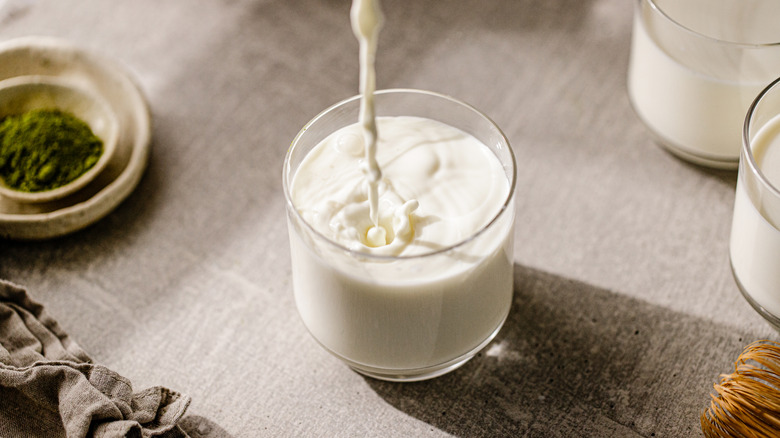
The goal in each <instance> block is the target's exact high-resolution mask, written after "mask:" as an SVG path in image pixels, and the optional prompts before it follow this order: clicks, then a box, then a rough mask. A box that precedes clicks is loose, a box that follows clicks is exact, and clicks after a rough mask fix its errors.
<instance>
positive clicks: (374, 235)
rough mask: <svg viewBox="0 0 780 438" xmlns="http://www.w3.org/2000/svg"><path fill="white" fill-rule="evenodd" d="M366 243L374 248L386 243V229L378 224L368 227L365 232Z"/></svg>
mask: <svg viewBox="0 0 780 438" xmlns="http://www.w3.org/2000/svg"><path fill="white" fill-rule="evenodd" d="M366 243H367V244H368V246H371V247H374V248H376V247H378V246H385V245H387V230H385V229H384V228H383V227H380V226H376V227H371V228H369V229H368V232H366Z"/></svg>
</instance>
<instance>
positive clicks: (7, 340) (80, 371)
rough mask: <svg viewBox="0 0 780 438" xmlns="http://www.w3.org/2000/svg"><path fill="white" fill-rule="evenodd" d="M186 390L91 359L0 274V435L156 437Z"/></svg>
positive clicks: (184, 401)
mask: <svg viewBox="0 0 780 438" xmlns="http://www.w3.org/2000/svg"><path fill="white" fill-rule="evenodd" d="M189 403H190V398H189V397H187V396H184V395H181V394H178V393H176V392H173V391H171V390H169V389H166V388H162V387H153V388H148V389H146V390H143V391H139V392H133V388H132V385H131V384H130V381H129V380H127V379H126V378H124V377H122V376H120V375H119V374H117V373H115V372H113V371H111V370H109V369H108V368H106V367H104V366H101V365H97V364H94V363H92V359H90V357H89V356H88V355H87V353H86V352H84V350H82V349H81V347H79V346H78V345H77V344H76V343H75V342H74V341H73V340H71V339H70V337H69V336H68V334H67V333H65V331H64V330H62V328H60V326H59V324H57V321H55V320H54V319H53V318H52V317H51V316H49V315H48V313H47V312H46V310H45V309H44V308H43V306H42V305H41V304H39V303H36V302H35V301H33V300H32V299H30V297H29V296H28V294H27V292H26V291H25V290H24V289H23V288H21V287H19V286H17V285H14V284H12V283H9V282H7V281H4V280H0V437H2V438H6V437H9V438H10V437H36V438H37V437H46V438H57V437H67V438H79V437H106V438H108V437H144V438H147V437H161V438H163V437H164V438H181V437H186V436H187V434H186V433H185V432H184V431H182V430H181V428H179V427H178V426H177V424H176V423H177V422H178V421H179V419H181V417H182V416H183V415H184V412H185V411H186V409H187V406H188V405H189Z"/></svg>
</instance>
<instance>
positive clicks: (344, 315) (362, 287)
mask: <svg viewBox="0 0 780 438" xmlns="http://www.w3.org/2000/svg"><path fill="white" fill-rule="evenodd" d="M374 97H375V99H376V101H375V104H376V113H377V126H378V129H379V140H380V141H379V144H378V147H377V160H378V161H379V164H380V165H381V166H382V172H383V174H384V176H383V177H384V178H385V179H386V180H387V181H389V182H388V183H387V184H384V183H383V184H384V185H383V186H382V187H380V194H381V195H382V196H381V197H380V202H379V207H380V213H382V211H383V210H382V208H383V207H386V204H388V203H391V202H390V201H392V199H391V198H389V195H388V192H389V191H391V189H392V190H393V191H394V193H396V192H397V193H398V194H401V195H403V194H404V193H406V191H407V190H408V192H409V193H412V192H415V191H419V190H420V189H424V187H420V186H421V185H423V183H422V182H421V181H422V180H420V179H418V178H417V177H416V176H415V175H417V176H419V175H421V174H431V175H433V174H436V175H439V174H440V175H450V174H448V173H447V172H448V171H447V170H446V169H445V167H446V168H451V169H450V170H457V167H458V166H460V165H464V160H466V161H481V160H482V159H483V158H489V160H490V161H491V162H495V167H493V168H492V169H493V170H492V171H491V172H487V173H486V172H482V173H481V174H475V175H470V176H468V175H466V176H464V177H466V178H471V179H470V180H469V181H472V182H471V183H469V184H468V185H467V186H465V188H464V187H461V188H460V189H458V190H462V191H463V193H462V196H458V193H454V195H455V196H454V197H453V198H452V199H451V201H452V202H449V201H448V202H446V203H443V204H441V205H439V206H438V207H437V206H436V205H435V204H436V203H435V202H434V201H435V199H436V198H444V199H447V196H448V195H447V189H448V187H454V186H453V185H452V184H454V183H455V181H454V180H446V178H448V177H444V178H445V180H444V183H443V185H442V186H441V187H439V188H437V189H436V190H439V189H441V190H442V192H441V196H439V195H435V196H434V197H433V198H427V199H426V198H420V199H419V208H418V209H417V210H416V212H421V211H424V210H425V208H426V207H427V208H428V210H427V211H425V214H423V213H420V214H421V216H420V217H415V219H414V221H413V222H412V224H411V225H412V227H411V230H412V231H413V233H414V234H419V235H420V236H426V237H425V238H420V239H417V236H416V237H415V239H414V240H413V244H411V245H409V246H410V247H414V248H416V250H414V251H412V252H407V251H406V250H404V251H403V252H401V253H400V254H397V253H395V252H393V251H391V253H385V252H382V251H368V249H366V247H362V246H361V245H362V244H361V243H355V244H350V243H349V242H345V241H343V240H339V239H337V238H334V237H333V236H332V235H330V234H329V233H330V232H331V231H332V230H331V228H333V229H336V230H337V231H338V230H340V231H344V228H345V227H344V226H343V224H339V223H336V222H338V221H335V222H334V220H333V219H328V220H325V221H324V222H325V223H324V224H323V223H321V222H323V221H322V220H321V219H322V216H324V215H328V214H329V212H328V211H327V210H328V209H330V208H333V209H338V208H340V207H343V204H349V203H350V202H352V201H351V200H352V199H353V198H355V197H360V196H361V195H360V194H359V193H358V194H352V195H349V196H343V199H342V200H341V201H338V202H336V201H326V200H322V201H323V202H321V203H320V204H321V205H322V206H324V207H322V208H323V209H324V210H318V212H317V213H314V214H312V213H311V212H310V211H309V210H308V206H307V205H299V204H303V201H301V199H303V198H305V196H303V195H300V194H298V193H296V191H303V190H304V189H310V188H312V186H313V188H314V189H318V190H319V189H322V187H325V188H327V190H325V192H322V191H320V192H317V193H326V195H325V196H322V198H325V197H327V196H328V195H329V193H327V192H328V191H329V190H331V189H330V188H329V187H330V185H329V184H331V183H330V182H327V181H329V180H330V179H332V178H331V177H332V176H333V175H326V174H327V173H328V172H330V171H331V170H328V169H330V168H331V167H329V166H326V167H324V168H318V169H317V170H316V172H315V171H314V170H313V169H315V168H314V167H312V166H311V165H310V164H308V162H309V160H311V159H314V158H316V157H314V156H317V155H325V154H326V153H330V152H327V151H326V152H323V151H322V148H319V149H318V148H317V147H318V145H320V144H321V143H323V142H324V141H326V139H328V138H331V139H332V135H341V134H339V133H341V132H343V131H341V130H343V129H344V128H346V129H349V127H350V126H352V125H354V124H356V122H357V121H358V114H359V108H360V96H355V97H353V98H350V99H347V100H345V101H342V102H340V103H338V104H336V105H334V106H332V107H330V108H328V109H326V110H325V111H323V112H322V113H320V114H319V115H318V116H316V117H315V118H314V119H312V120H311V121H310V122H309V123H308V124H307V125H306V126H304V128H303V129H302V130H301V131H300V132H299V133H298V135H297V136H296V138H295V139H294V140H293V142H292V145H291V147H290V149H289V151H288V153H287V157H286V159H285V163H284V170H283V184H284V192H285V196H286V199H287V220H288V230H289V236H290V248H291V260H292V280H293V290H294V295H295V301H296V305H297V308H298V312H299V314H300V316H301V319H302V320H303V323H304V324H305V326H306V327H307V328H308V330H309V332H310V333H311V334H312V335H313V337H314V338H315V339H316V340H317V341H318V342H319V343H320V344H321V345H322V346H323V347H324V348H325V349H327V350H328V351H329V352H330V353H332V354H333V355H335V356H336V357H338V358H340V359H341V360H342V361H344V362H345V363H346V364H348V365H349V366H350V367H351V368H353V369H354V370H356V371H358V372H360V373H362V374H364V375H368V376H371V377H374V378H378V379H382V380H390V381H416V380H424V379H429V378H433V377H436V376H439V375H441V374H444V373H446V372H449V371H451V370H454V369H455V368H457V367H459V366H460V365H462V364H463V363H465V362H466V361H468V360H469V359H470V358H472V357H473V356H474V355H475V354H476V353H477V352H479V351H480V350H481V349H482V348H483V347H485V346H486V345H487V344H488V343H489V342H490V340H491V339H493V337H494V336H495V335H496V334H497V333H498V331H499V329H500V328H501V326H502V325H503V324H504V321H505V320H506V317H507V314H508V312H509V308H510V306H511V304H512V294H513V236H514V233H513V229H514V218H515V201H514V188H515V180H516V165H515V159H514V155H513V152H512V149H511V147H510V146H509V143H508V141H507V139H506V137H505V136H504V134H503V133H502V132H501V130H500V129H499V127H498V126H497V125H496V124H495V123H493V122H492V121H491V120H490V119H489V118H488V117H487V116H485V115H484V114H483V113H481V112H480V111H478V110H476V109H475V108H473V107H471V106H469V105H467V104H465V103H462V102H460V101H458V100H456V99H453V98H450V97H447V96H443V95H440V94H436V93H432V92H427V91H420V90H382V91H378V92H376V94H375V95H374ZM401 117H411V118H414V119H413V120H411V119H410V121H411V122H412V125H414V124H416V123H422V124H423V125H425V126H428V122H431V123H441V124H444V125H442V126H440V127H444V126H446V127H447V129H451V130H453V131H452V132H455V130H458V132H461V131H462V133H465V134H463V136H461V135H460V134H452V133H451V132H450V131H442V132H447V133H446V134H445V135H444V136H443V137H442V138H441V141H444V142H446V141H449V140H451V138H454V137H468V139H469V140H470V141H471V140H473V142H471V143H463V144H461V145H460V146H463V147H466V149H469V148H473V149H474V150H473V151H472V152H474V153H476V155H471V152H470V153H469V155H468V156H469V157H472V158H468V159H466V155H464V154H463V152H467V151H464V150H461V152H452V153H450V152H448V150H447V149H446V148H445V149H441V150H438V152H436V153H435V154H438V156H439V158H436V157H435V156H434V155H435V154H429V153H428V151H427V150H426V149H425V148H423V147H419V148H417V147H415V148H408V149H405V148H406V146H401V147H400V150H401V152H398V153H397V154H396V153H395V152H393V154H396V155H393V156H392V157H390V158H388V157H387V156H383V155H382V154H383V151H384V152H386V151H387V148H389V147H390V146H391V145H389V144H388V143H387V142H388V141H391V142H394V143H397V145H403V144H406V143H404V142H406V141H408V140H411V141H412V143H414V140H415V139H414V135H415V134H414V132H415V131H414V130H411V131H409V132H410V134H408V135H407V134H401V135H397V134H398V132H391V130H392V129H401V128H403V127H404V126H405V125H404V126H401V125H403V123H402V124H401V125H393V124H390V121H391V120H390V119H397V118H401ZM385 118H386V119H387V120H388V121H385ZM434 121H435V122H434ZM401 122H404V123H405V120H401ZM415 126H416V125H415ZM431 126H432V125H431ZM436 126H439V125H436ZM403 132H407V131H403ZM394 135H395V137H393V136H394ZM406 137H410V138H406ZM472 137H473V138H472ZM355 138H357V137H356V136H354V135H352V134H345V135H343V138H340V139H338V141H336V142H335V143H333V145H334V148H335V150H337V151H338V153H341V154H343V158H344V163H340V162H336V163H335V164H334V166H336V167H335V169H336V170H335V172H338V174H337V176H338V177H340V176H341V174H342V173H343V174H346V173H349V171H351V170H352V167H353V166H352V165H353V164H359V163H360V162H361V159H360V158H359V157H360V153H359V152H360V148H361V147H362V144H361V143H360V142H358V143H350V142H349V141H350V139H351V140H355ZM388 138H393V140H388ZM383 139H384V140H383ZM383 141H384V142H385V143H383ZM438 141H439V140H435V141H432V140H425V141H423V142H418V143H417V145H418V146H420V144H424V143H426V142H430V143H436V142H438ZM313 150H314V152H312V151H313ZM409 151H411V152H409ZM334 153H336V152H334ZM350 156H352V157H351V158H350ZM340 157H341V156H338V155H336V158H337V160H336V161H341V160H340ZM479 157H483V158H479ZM349 160H352V161H349ZM345 163H346V164H345ZM339 165H343V166H345V167H343V168H339V167H338V166H339ZM339 169H341V170H339ZM299 173H303V174H300V175H299ZM307 173H311V174H309V175H307ZM321 176H324V177H323V178H320V177H321ZM407 176H408V177H409V178H405V177H407ZM345 178H346V177H345ZM337 179H338V178H337ZM301 180H303V181H305V182H306V184H304V183H301ZM487 181H493V182H494V183H495V182H497V183H500V184H497V185H496V184H494V183H487ZM337 182H338V181H337ZM301 185H303V186H305V187H303V188H301V187H298V186H301ZM350 185H354V181H352V182H345V183H343V184H342V183H337V184H334V185H333V188H332V190H331V191H332V192H333V193H334V196H336V197H337V196H339V195H338V193H337V192H342V191H343V190H351V189H349V188H348V187H347V186H350ZM344 187H347V188H346V189H345V188H344ZM357 187H359V185H358V186H357ZM499 188H500V190H501V191H500V192H496V190H498V189H499ZM466 189H467V190H466ZM426 190H427V189H426ZM423 191H425V190H423ZM466 192H470V193H466ZM496 193H498V195H496ZM342 195H343V193H342ZM315 198H320V196H315ZM315 200H316V199H315ZM361 200H363V198H361ZM488 200H493V201H490V202H488ZM475 201H476V204H474V202H475ZM494 201H495V202H494ZM461 202H463V203H466V204H467V205H470V204H469V203H472V204H473V205H472V206H471V207H468V208H467V209H468V211H467V212H466V213H464V214H463V215H461V216H459V217H455V218H452V217H445V216H446V215H445V214H439V213H438V212H437V208H445V207H447V206H448V205H449V204H453V205H452V206H455V204H459V203H461ZM432 204H434V205H433V206H432ZM360 205H362V206H365V202H363V203H362V204H360ZM360 205H357V204H356V208H355V210H360V208H358V207H360ZM404 205H406V204H404ZM344 211H351V210H349V208H344ZM363 213H365V214H361V215H359V216H360V217H365V218H367V217H368V213H367V210H365V211H363ZM402 216H403V215H402ZM334 217H337V216H334ZM339 217H340V216H339ZM409 217H412V216H409ZM471 217H479V218H481V219H479V221H481V222H479V221H478V222H475V223H477V224H481V225H479V226H478V228H477V229H476V230H474V231H472V232H470V233H468V234H466V235H462V236H456V237H455V238H454V239H453V238H452V236H450V239H449V240H446V239H445V240H446V241H445V240H441V241H440V240H439V239H440V238H441V236H438V235H437V234H435V233H433V232H432V230H434V229H436V227H437V226H440V225H443V224H444V223H445V222H452V221H455V222H458V221H461V220H463V221H470V220H471V219H470V218H471ZM366 220H367V219H366ZM387 229H388V230H389V229H390V225H388V227H387ZM389 232H390V233H392V232H391V231H389ZM398 232H399V233H400V231H398ZM427 232H430V233H429V234H425V233H427ZM363 235H365V232H364V233H363ZM388 239H389V237H388ZM442 242H445V243H442ZM361 248H364V249H361ZM376 249H379V250H381V249H384V248H376Z"/></svg>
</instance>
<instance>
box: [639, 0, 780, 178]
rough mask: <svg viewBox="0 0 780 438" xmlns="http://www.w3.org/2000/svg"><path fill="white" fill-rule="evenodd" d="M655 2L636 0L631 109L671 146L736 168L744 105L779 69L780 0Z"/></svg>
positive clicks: (680, 152) (714, 164)
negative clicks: (779, 20) (655, 7)
mask: <svg viewBox="0 0 780 438" xmlns="http://www.w3.org/2000/svg"><path fill="white" fill-rule="evenodd" d="M655 4H656V5H658V7H659V8H660V9H659V10H660V11H662V12H663V13H662V12H659V10H656V9H654V8H653V7H652V5H651V3H650V2H649V1H648V0H639V2H638V3H637V8H636V12H635V15H634V27H633V29H634V30H633V38H632V46H631V56H630V59H629V67H628V94H629V97H630V99H631V102H632V104H633V107H634V110H635V111H636V113H637V115H638V116H639V118H640V119H641V120H642V121H643V122H644V123H645V125H646V126H647V127H648V128H649V129H650V131H652V132H653V133H654V134H655V136H656V137H657V138H658V139H659V140H660V143H661V144H663V145H664V146H666V147H667V148H668V149H669V150H670V151H671V152H673V153H676V154H677V155H679V156H681V157H683V158H686V159H688V160H690V161H693V162H695V163H699V164H704V165H708V166H712V167H720V168H736V166H737V164H738V162H739V148H740V145H741V137H740V135H741V133H742V122H743V121H744V119H745V114H746V113H747V109H748V107H749V106H750V103H751V102H752V101H753V99H755V97H756V96H757V95H758V93H759V92H760V91H761V90H762V89H763V87H764V86H766V85H767V84H768V83H769V82H770V81H771V80H773V79H774V78H776V77H777V76H778V75H780V46H778V45H776V44H774V45H773V44H772V43H777V42H780V27H778V26H777V20H778V17H780V2H778V1H776V0H720V1H716V2H713V1H712V0H655ZM664 13H665V14H666V16H664ZM669 17H671V19H670V18H669ZM672 20H674V21H672ZM692 31H693V32H692Z"/></svg>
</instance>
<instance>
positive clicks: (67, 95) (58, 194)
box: [0, 76, 119, 203]
mask: <svg viewBox="0 0 780 438" xmlns="http://www.w3.org/2000/svg"><path fill="white" fill-rule="evenodd" d="M34 109H59V110H62V111H66V112H69V113H71V114H73V115H74V116H76V117H77V118H79V119H81V120H83V121H84V122H85V123H86V124H87V125H89V127H90V128H91V129H92V132H93V133H94V134H95V135H96V136H97V137H98V138H100V139H101V140H102V141H103V154H102V155H101V156H100V158H99V159H98V161H97V163H95V165H94V166H92V167H91V168H90V169H89V170H87V171H86V172H85V173H83V174H82V175H81V176H79V177H78V178H76V179H75V180H73V181H71V182H69V183H68V184H66V185H64V186H60V187H57V188H55V189H51V190H45V191H39V192H25V191H21V190H15V189H13V188H10V187H8V186H6V185H5V184H4V183H3V181H2V178H0V196H4V197H7V198H10V199H13V200H14V201H17V202H23V203H41V202H48V201H53V200H55V199H59V198H63V197H65V196H68V195H70V194H73V193H75V192H77V191H78V190H80V189H81V188H83V187H84V186H85V185H87V184H88V183H89V182H90V181H92V180H93V179H94V178H95V177H96V176H97V175H98V174H99V173H100V172H101V171H103V169H104V168H105V167H106V165H107V164H108V162H109V161H110V160H111V156H112V155H113V153H114V151H115V150H116V146H117V141H118V139H119V122H118V119H117V117H116V115H115V114H114V112H113V110H112V109H111V106H110V105H108V103H107V102H105V101H104V100H103V98H101V97H100V96H99V95H98V94H96V93H93V92H91V91H88V90H86V89H84V88H82V87H80V86H78V85H76V84H73V83H69V82H67V81H66V80H63V79H60V78H57V77H54V76H17V77H14V78H11V79H6V80H3V81H0V120H1V119H2V118H4V117H6V116H9V115H14V114H21V113H24V112H27V111H30V110H34Z"/></svg>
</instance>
